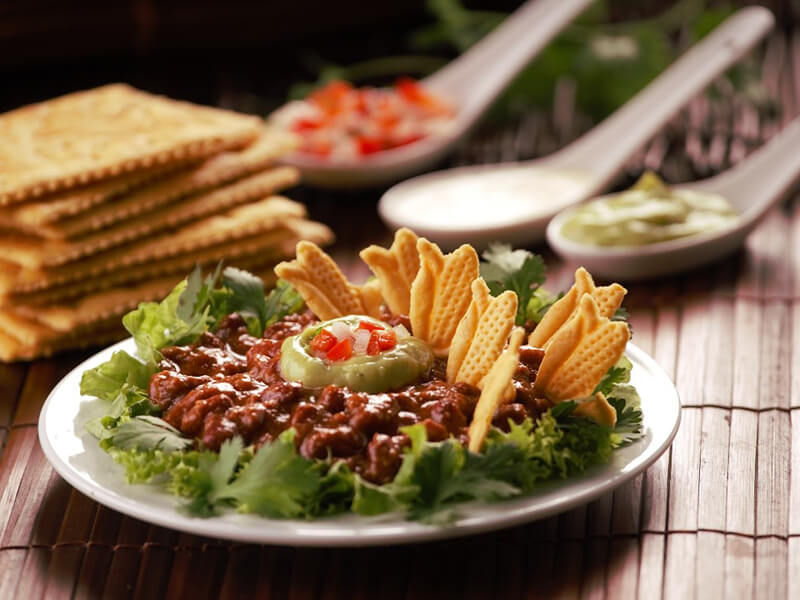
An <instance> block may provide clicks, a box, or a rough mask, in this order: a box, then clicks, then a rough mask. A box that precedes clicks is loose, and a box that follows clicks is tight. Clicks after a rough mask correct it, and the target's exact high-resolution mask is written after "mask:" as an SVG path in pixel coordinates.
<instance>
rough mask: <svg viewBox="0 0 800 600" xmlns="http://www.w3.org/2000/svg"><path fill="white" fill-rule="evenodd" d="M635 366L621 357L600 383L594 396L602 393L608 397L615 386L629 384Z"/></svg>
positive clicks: (595, 389) (593, 392)
mask: <svg viewBox="0 0 800 600" xmlns="http://www.w3.org/2000/svg"><path fill="white" fill-rule="evenodd" d="M632 368H633V365H632V364H631V361H629V360H628V359H627V358H626V357H625V356H622V357H620V359H619V360H618V361H617V363H616V364H615V365H614V366H612V367H611V368H610V369H609V370H608V371H607V372H606V374H605V375H603V378H602V379H601V380H600V382H599V383H598V384H597V385H596V386H595V388H594V390H593V391H592V394H596V393H597V392H601V393H602V394H603V395H604V396H606V397H608V396H609V395H610V394H611V392H612V390H613V389H614V386H615V385H617V384H618V383H627V382H628V381H630V379H631V369H632Z"/></svg>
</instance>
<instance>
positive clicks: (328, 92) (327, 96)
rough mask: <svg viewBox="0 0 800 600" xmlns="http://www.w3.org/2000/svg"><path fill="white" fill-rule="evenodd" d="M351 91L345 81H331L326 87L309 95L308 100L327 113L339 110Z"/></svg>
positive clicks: (351, 87) (351, 88) (350, 86)
mask: <svg viewBox="0 0 800 600" xmlns="http://www.w3.org/2000/svg"><path fill="white" fill-rule="evenodd" d="M352 90H353V86H352V85H350V84H349V83H347V82H346V81H339V80H336V81H331V82H330V83H329V84H328V85H326V86H324V87H321V88H320V89H318V90H316V91H314V92H312V93H311V95H310V96H309V97H308V100H309V101H310V102H312V103H314V104H316V105H317V106H318V107H319V108H321V109H322V110H324V111H325V112H328V113H334V112H338V111H339V110H341V108H342V106H343V105H344V104H345V100H346V99H347V97H348V96H349V95H350V93H351V92H352Z"/></svg>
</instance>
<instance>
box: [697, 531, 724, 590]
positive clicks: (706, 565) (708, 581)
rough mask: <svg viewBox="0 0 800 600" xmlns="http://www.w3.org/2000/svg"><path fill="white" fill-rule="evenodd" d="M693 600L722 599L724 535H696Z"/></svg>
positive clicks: (707, 533) (709, 532)
mask: <svg viewBox="0 0 800 600" xmlns="http://www.w3.org/2000/svg"><path fill="white" fill-rule="evenodd" d="M696 569H697V577H696V579H695V593H694V597H695V598H722V597H723V596H724V594H725V534H724V533H720V532H716V531H700V532H698V533H697V566H696Z"/></svg>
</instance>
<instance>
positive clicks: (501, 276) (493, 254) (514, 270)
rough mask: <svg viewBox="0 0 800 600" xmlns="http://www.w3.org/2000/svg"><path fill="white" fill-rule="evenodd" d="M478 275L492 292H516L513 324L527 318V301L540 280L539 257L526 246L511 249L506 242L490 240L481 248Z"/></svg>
mask: <svg viewBox="0 0 800 600" xmlns="http://www.w3.org/2000/svg"><path fill="white" fill-rule="evenodd" d="M483 259H484V261H485V262H483V263H481V276H482V277H483V278H484V280H485V281H486V284H487V285H488V286H489V291H491V293H492V295H493V296H497V295H499V294H501V293H502V292H503V291H505V290H511V291H513V292H514V293H516V294H517V297H518V305H517V318H516V322H517V325H524V324H525V321H526V320H527V310H528V303H529V302H530V300H531V298H532V297H533V294H534V292H535V291H536V290H537V289H538V288H539V286H541V284H542V283H544V279H545V276H544V261H543V260H542V257H541V256H539V255H537V254H533V253H531V252H528V251H527V250H512V249H511V246H510V245H508V244H501V243H493V244H490V245H489V249H488V250H485V251H484V252H483Z"/></svg>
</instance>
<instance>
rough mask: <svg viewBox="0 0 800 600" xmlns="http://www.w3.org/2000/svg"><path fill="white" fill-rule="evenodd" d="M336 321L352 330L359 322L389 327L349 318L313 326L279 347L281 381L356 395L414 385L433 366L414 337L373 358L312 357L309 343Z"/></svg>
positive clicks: (430, 356) (429, 353)
mask: <svg viewBox="0 0 800 600" xmlns="http://www.w3.org/2000/svg"><path fill="white" fill-rule="evenodd" d="M336 321H344V322H345V323H347V324H348V325H350V326H351V327H355V326H356V325H357V324H358V322H359V321H368V322H370V323H374V324H376V325H380V326H381V327H385V328H390V327H391V326H390V325H388V324H386V323H384V322H382V321H378V320H377V319H372V318H370V317H362V316H356V315H350V316H347V317H340V318H338V319H331V320H330V321H325V322H324V323H319V324H317V325H313V326H311V327H309V328H308V329H306V330H305V331H303V333H301V334H299V335H295V336H292V337H289V338H286V340H284V342H283V345H282V346H281V362H280V369H281V375H282V376H283V378H284V379H286V380H288V381H299V382H300V383H302V384H303V385H304V386H305V387H323V386H326V385H329V384H333V385H338V386H341V387H348V388H350V389H351V390H354V391H356V392H367V393H378V392H389V391H392V390H396V389H398V388H400V387H402V386H404V385H407V384H409V383H412V382H414V381H415V380H416V379H418V378H419V377H420V376H421V375H423V374H425V373H427V371H428V369H430V368H431V365H432V364H433V352H432V351H431V349H430V348H429V347H428V345H427V344H426V343H425V342H423V341H422V340H420V339H418V338H415V337H413V336H409V337H407V338H404V339H402V340H398V341H397V345H396V346H395V347H394V348H392V349H391V350H385V351H383V352H381V353H380V354H378V355H376V356H368V355H365V356H353V357H352V358H350V359H348V360H345V361H342V362H337V363H328V362H326V361H324V360H322V359H321V358H316V357H314V356H312V355H311V354H310V352H309V344H310V343H311V340H312V339H313V338H314V336H315V335H316V334H317V332H318V331H319V330H320V329H326V328H329V327H330V326H331V325H332V324H333V323H335V322H336Z"/></svg>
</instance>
